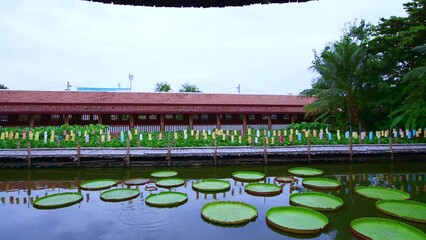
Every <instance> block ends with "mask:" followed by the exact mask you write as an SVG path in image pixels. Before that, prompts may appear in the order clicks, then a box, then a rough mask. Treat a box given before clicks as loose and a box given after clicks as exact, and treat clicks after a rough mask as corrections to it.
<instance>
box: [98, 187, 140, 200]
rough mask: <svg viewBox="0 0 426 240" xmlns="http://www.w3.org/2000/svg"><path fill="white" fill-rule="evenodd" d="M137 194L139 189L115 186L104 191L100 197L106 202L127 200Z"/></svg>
mask: <svg viewBox="0 0 426 240" xmlns="http://www.w3.org/2000/svg"><path fill="white" fill-rule="evenodd" d="M138 196H139V190H137V189H130V188H117V189H112V190H108V191H105V192H103V193H102V194H101V199H102V200H103V201H106V202H121V201H127V200H130V199H133V198H136V197H138Z"/></svg>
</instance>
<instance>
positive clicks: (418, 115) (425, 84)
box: [392, 44, 426, 128]
mask: <svg viewBox="0 0 426 240" xmlns="http://www.w3.org/2000/svg"><path fill="white" fill-rule="evenodd" d="M413 51H414V52H416V53H417V54H418V55H419V58H421V59H423V60H425V53H426V44H424V45H422V46H418V47H415V48H414V49H413ZM401 85H403V86H404V88H403V91H402V93H401V95H403V96H404V97H405V98H404V100H403V102H402V104H400V105H399V107H398V108H397V109H396V110H395V111H394V112H392V116H393V117H395V118H394V120H393V122H392V125H393V126H395V125H397V124H400V123H403V124H404V127H406V128H417V127H424V126H426V118H425V117H426V108H425V106H426V93H425V92H426V60H425V61H424V64H423V66H420V67H416V68H414V69H413V70H411V71H409V72H408V73H407V74H406V75H405V76H404V78H403V80H402V81H401Z"/></svg>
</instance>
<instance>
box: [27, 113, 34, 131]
mask: <svg viewBox="0 0 426 240" xmlns="http://www.w3.org/2000/svg"><path fill="white" fill-rule="evenodd" d="M28 120H29V122H30V128H34V115H33V114H30V115H28Z"/></svg>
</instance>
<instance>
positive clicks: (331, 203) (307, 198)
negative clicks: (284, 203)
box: [290, 192, 343, 211]
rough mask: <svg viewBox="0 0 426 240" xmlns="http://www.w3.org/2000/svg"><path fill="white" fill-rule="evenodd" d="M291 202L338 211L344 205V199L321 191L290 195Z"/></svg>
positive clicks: (320, 209)
mask: <svg viewBox="0 0 426 240" xmlns="http://www.w3.org/2000/svg"><path fill="white" fill-rule="evenodd" d="M290 203H291V204H292V205H298V206H303V207H308V208H311V209H314V210H318V211H336V210H338V209H340V208H341V207H342V206H343V200H342V199H340V198H338V197H335V196H333V195H330V194H326V193H320V192H302V193H293V194H291V195H290Z"/></svg>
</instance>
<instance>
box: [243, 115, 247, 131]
mask: <svg viewBox="0 0 426 240" xmlns="http://www.w3.org/2000/svg"><path fill="white" fill-rule="evenodd" d="M243 130H244V131H246V130H247V115H246V114H243Z"/></svg>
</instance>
